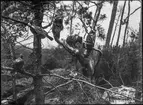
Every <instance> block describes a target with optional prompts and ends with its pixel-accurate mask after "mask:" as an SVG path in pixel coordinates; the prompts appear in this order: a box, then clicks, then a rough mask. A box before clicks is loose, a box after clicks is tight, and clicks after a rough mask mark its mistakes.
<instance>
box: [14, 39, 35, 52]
mask: <svg viewBox="0 0 143 105" xmlns="http://www.w3.org/2000/svg"><path fill="white" fill-rule="evenodd" d="M16 43H18V44H20V45H21V46H22V47H24V48H27V49H29V50H31V51H33V49H32V48H29V47H26V46H25V45H23V44H21V43H20V42H17V41H16Z"/></svg>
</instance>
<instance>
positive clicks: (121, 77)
mask: <svg viewBox="0 0 143 105" xmlns="http://www.w3.org/2000/svg"><path fill="white" fill-rule="evenodd" d="M119 77H120V79H121V81H122V84H123V85H124V81H123V79H122V77H121V73H120V72H119Z"/></svg>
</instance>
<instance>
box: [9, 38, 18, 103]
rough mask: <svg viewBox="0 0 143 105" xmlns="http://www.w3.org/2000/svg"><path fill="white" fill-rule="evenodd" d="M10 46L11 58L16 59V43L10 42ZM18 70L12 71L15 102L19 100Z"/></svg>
mask: <svg viewBox="0 0 143 105" xmlns="http://www.w3.org/2000/svg"><path fill="white" fill-rule="evenodd" d="M9 47H10V52H11V59H12V60H14V59H15V50H14V43H13V42H12V40H11V42H10V43H9ZM15 73H16V72H12V88H13V99H14V101H15V102H17V101H16V100H17V95H16V94H17V93H16V75H15Z"/></svg>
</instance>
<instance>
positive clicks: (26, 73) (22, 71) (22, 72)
mask: <svg viewBox="0 0 143 105" xmlns="http://www.w3.org/2000/svg"><path fill="white" fill-rule="evenodd" d="M1 69H5V70H9V71H14V69H13V68H11V67H4V66H1ZM15 71H16V72H19V73H21V74H24V75H27V76H30V77H34V76H35V75H33V74H31V73H28V72H26V71H25V70H15Z"/></svg>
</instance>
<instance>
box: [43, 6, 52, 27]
mask: <svg viewBox="0 0 143 105" xmlns="http://www.w3.org/2000/svg"><path fill="white" fill-rule="evenodd" d="M54 15H55V8H54V13H53V16H52V20H51V22H50V23H49V24H48V25H46V26H44V27H42V28H43V29H46V28H48V27H49V26H51V25H52V23H53V21H54Z"/></svg>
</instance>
